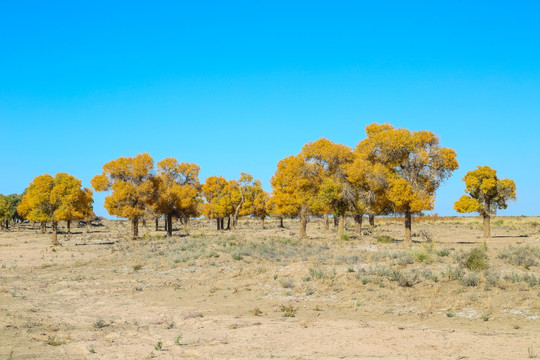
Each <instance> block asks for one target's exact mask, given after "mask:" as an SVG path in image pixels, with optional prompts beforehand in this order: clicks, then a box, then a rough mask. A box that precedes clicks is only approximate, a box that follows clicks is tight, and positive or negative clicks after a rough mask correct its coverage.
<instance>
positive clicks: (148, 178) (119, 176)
mask: <svg viewBox="0 0 540 360" xmlns="http://www.w3.org/2000/svg"><path fill="white" fill-rule="evenodd" d="M153 167H154V161H153V160H152V157H151V156H150V155H149V154H146V153H143V154H139V155H137V156H135V157H120V158H118V159H116V160H112V161H109V162H108V163H106V164H105V165H103V173H102V174H100V175H96V176H94V178H92V180H91V184H92V187H93V188H94V189H95V190H96V191H107V190H111V195H109V196H107V197H106V198H105V208H106V209H107V211H108V212H109V214H111V215H115V216H119V217H122V218H127V219H132V220H133V219H137V218H139V217H142V216H144V214H145V209H146V206H147V205H149V204H150V203H151V202H152V200H153V195H154V192H155V180H154V178H153V174H152V169H153Z"/></svg>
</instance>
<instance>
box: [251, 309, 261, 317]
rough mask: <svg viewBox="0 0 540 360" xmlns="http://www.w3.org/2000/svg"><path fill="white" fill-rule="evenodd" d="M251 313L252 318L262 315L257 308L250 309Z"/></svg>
mask: <svg viewBox="0 0 540 360" xmlns="http://www.w3.org/2000/svg"><path fill="white" fill-rule="evenodd" d="M251 313H252V314H253V315H254V316H261V315H262V311H261V309H259V308H258V307H256V308H254V309H252V310H251Z"/></svg>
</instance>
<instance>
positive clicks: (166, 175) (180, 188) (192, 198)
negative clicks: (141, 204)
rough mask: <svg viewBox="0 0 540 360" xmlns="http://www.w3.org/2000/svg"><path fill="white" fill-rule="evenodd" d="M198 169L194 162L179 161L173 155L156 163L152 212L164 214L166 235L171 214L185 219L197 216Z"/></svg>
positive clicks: (170, 232)
mask: <svg viewBox="0 0 540 360" xmlns="http://www.w3.org/2000/svg"><path fill="white" fill-rule="evenodd" d="M199 170H200V167H199V165H197V164H191V163H178V161H177V160H176V159H175V158H172V157H171V158H166V159H163V160H161V161H160V162H158V163H157V175H156V177H155V185H156V186H155V191H156V192H155V195H154V199H153V202H152V208H153V210H154V212H155V213H157V214H163V215H164V216H165V219H166V222H167V234H168V235H169V236H171V235H172V230H173V226H172V218H173V216H175V217H181V218H183V219H184V220H186V219H187V218H189V217H193V216H197V204H198V201H197V198H198V196H199V188H200V184H199ZM186 224H187V222H186Z"/></svg>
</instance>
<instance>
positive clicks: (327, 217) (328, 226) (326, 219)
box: [324, 214, 330, 230]
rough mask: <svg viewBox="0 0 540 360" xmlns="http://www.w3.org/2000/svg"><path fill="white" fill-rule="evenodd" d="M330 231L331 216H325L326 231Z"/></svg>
mask: <svg viewBox="0 0 540 360" xmlns="http://www.w3.org/2000/svg"><path fill="white" fill-rule="evenodd" d="M328 229H330V216H328V214H324V230H328Z"/></svg>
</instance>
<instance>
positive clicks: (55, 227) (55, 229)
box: [52, 221, 60, 246]
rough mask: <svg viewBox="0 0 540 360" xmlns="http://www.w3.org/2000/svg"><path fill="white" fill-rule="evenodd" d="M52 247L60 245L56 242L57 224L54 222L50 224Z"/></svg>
mask: <svg viewBox="0 0 540 360" xmlns="http://www.w3.org/2000/svg"><path fill="white" fill-rule="evenodd" d="M52 231H53V232H52V245H53V246H56V245H60V243H59V242H58V223H57V222H56V221H53V222H52Z"/></svg>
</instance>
